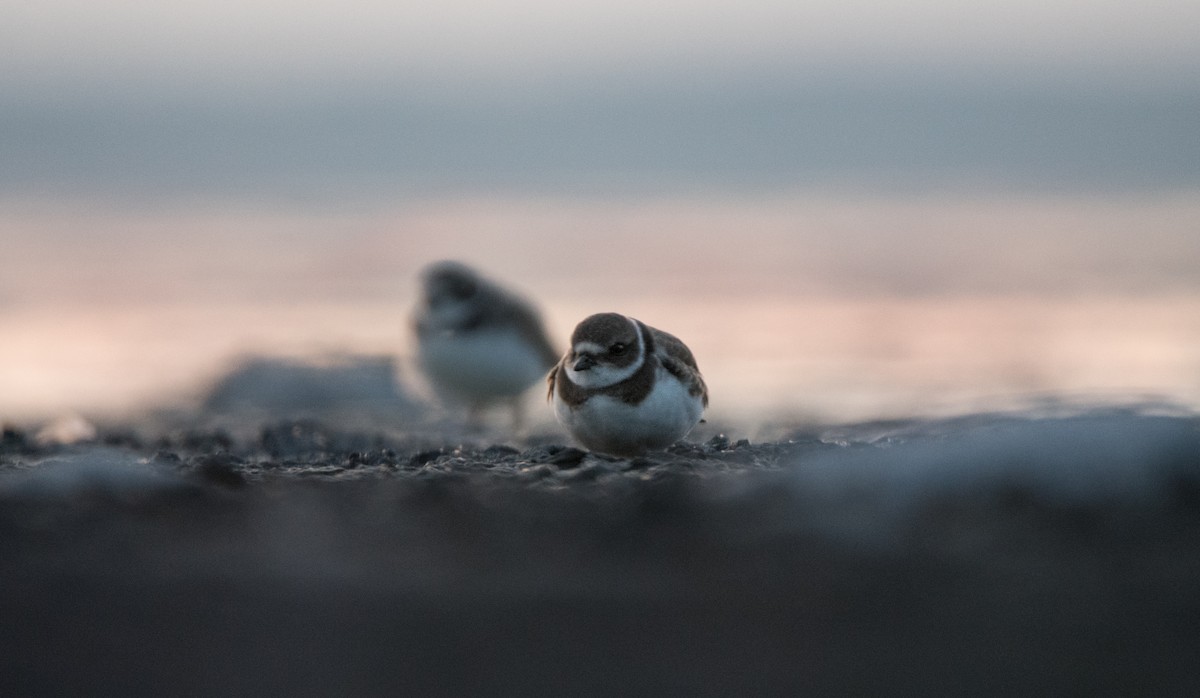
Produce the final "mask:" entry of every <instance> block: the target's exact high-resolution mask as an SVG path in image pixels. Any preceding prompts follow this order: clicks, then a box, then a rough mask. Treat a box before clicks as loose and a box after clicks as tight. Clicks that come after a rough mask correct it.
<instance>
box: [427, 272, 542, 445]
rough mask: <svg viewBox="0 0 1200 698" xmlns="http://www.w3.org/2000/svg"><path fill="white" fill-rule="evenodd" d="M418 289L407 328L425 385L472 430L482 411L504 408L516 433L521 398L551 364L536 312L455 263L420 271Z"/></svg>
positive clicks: (539, 318)
mask: <svg viewBox="0 0 1200 698" xmlns="http://www.w3.org/2000/svg"><path fill="white" fill-rule="evenodd" d="M421 283H422V290H423V293H422V298H421V301H420V303H419V305H418V308H417V311H416V313H415V316H414V318H413V326H414V332H415V335H416V341H417V363H418V365H419V366H420V368H421V370H422V371H423V372H424V374H425V376H426V377H427V378H428V379H429V383H430V385H431V387H432V388H433V389H434V391H435V392H436V393H437V394H438V396H439V397H440V398H441V399H442V400H443V401H444V402H449V403H457V404H460V405H463V406H465V407H466V408H467V410H468V414H469V418H470V421H471V424H472V426H476V427H478V426H479V425H480V423H481V422H480V420H481V419H482V414H483V410H484V409H485V408H487V407H490V406H492V405H495V404H499V403H508V404H509V405H510V406H511V407H512V410H513V422H514V427H515V428H517V429H519V428H521V426H522V419H523V410H522V405H521V400H520V398H521V394H522V393H523V392H524V391H525V390H526V389H527V388H529V387H530V386H531V385H533V384H534V383H536V382H537V381H538V380H539V379H541V378H542V377H544V376H545V375H546V371H547V370H549V369H550V367H551V366H553V365H554V363H555V362H556V361H557V360H558V354H557V352H556V351H555V350H554V347H553V345H552V344H551V343H550V340H549V339H548V338H547V336H546V330H545V327H544V326H543V324H542V319H541V316H540V314H539V313H538V311H537V309H536V308H535V307H534V306H533V304H532V303H530V302H529V301H527V300H526V299H524V298H523V297H521V296H520V295H518V294H516V293H514V292H512V291H509V290H507V289H505V288H503V287H502V286H500V285H499V284H497V283H495V282H493V281H491V280H489V279H487V278H485V277H483V276H482V275H480V274H479V273H478V272H476V271H475V270H474V269H472V268H470V267H468V266H466V265H465V264H461V263H459V262H454V261H443V262H437V263H435V264H432V265H430V266H428V267H426V268H425V270H424V271H423V272H422V274H421Z"/></svg>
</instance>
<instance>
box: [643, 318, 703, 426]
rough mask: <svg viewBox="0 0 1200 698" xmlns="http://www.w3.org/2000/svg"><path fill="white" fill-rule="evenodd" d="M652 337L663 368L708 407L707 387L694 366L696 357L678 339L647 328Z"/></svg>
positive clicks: (697, 368)
mask: <svg viewBox="0 0 1200 698" xmlns="http://www.w3.org/2000/svg"><path fill="white" fill-rule="evenodd" d="M647 329H648V330H650V332H651V333H652V334H653V335H654V348H655V353H657V354H658V360H659V362H660V363H662V366H663V368H665V369H667V371H668V372H669V373H670V374H671V375H673V376H675V377H676V378H678V379H679V380H680V382H682V383H683V384H684V385H686V386H687V387H688V392H689V393H690V394H692V395H698V396H700V400H701V401H702V402H703V404H704V406H705V407H708V386H707V385H705V384H704V377H703V376H701V375H700V367H699V366H697V365H696V357H695V356H693V355H692V350H691V349H688V348H687V345H686V344H684V343H683V342H682V341H680V339H679V338H678V337H676V336H675V335H673V334H671V333H670V332H663V331H662V330H660V329H656V328H654V327H647Z"/></svg>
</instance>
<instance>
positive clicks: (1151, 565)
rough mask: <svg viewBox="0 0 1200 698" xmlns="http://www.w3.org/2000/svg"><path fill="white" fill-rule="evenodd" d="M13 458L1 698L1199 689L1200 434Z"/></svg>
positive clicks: (316, 437)
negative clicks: (621, 455) (646, 452)
mask: <svg viewBox="0 0 1200 698" xmlns="http://www.w3.org/2000/svg"><path fill="white" fill-rule="evenodd" d="M1155 412H1156V411H1155V410H1138V411H1090V412H1085V413H1082V414H1077V415H1073V416H1059V417H1044V418H1032V417H1029V416H1021V415H1011V416H1001V415H979V416H975V417H965V418H959V419H955V420H948V421H908V422H886V423H885V422H876V423H864V424H858V425H849V426H844V427H839V428H826V429H821V430H816V429H811V428H806V429H798V430H793V431H791V432H790V433H783V432H781V433H780V436H779V438H778V439H776V440H773V441H771V442H766V443H750V442H749V441H745V440H741V439H739V438H737V436H736V434H735V435H734V437H733V438H732V439H731V438H727V437H725V436H723V435H720V434H715V435H714V434H711V433H702V434H697V435H696V438H697V441H695V442H693V443H690V444H685V445H679V446H676V447H673V448H672V449H671V450H670V451H668V452H666V453H662V454H656V455H652V456H649V457H643V458H637V459H633V460H622V459H611V458H602V457H596V456H593V455H590V454H586V453H584V452H582V451H578V450H576V449H573V448H569V447H566V446H564V445H562V444H561V442H560V441H556V440H555V438H554V437H552V436H543V437H537V436H534V437H530V438H528V439H526V440H524V441H521V442H512V443H510V444H506V445H489V444H488V443H487V442H486V441H480V442H472V441H470V440H463V439H455V440H450V439H447V438H442V437H438V436H436V435H431V434H430V433H426V434H425V435H421V434H420V433H412V434H407V435H406V434H402V433H398V432H395V431H392V432H383V431H353V430H347V429H344V428H332V427H329V426H327V425H325V424H323V423H322V422H320V421H318V420H315V419H297V420H282V421H273V422H272V421H267V422H262V423H260V424H258V425H257V426H255V427H254V428H249V426H250V425H244V426H246V427H247V428H245V429H243V430H241V431H236V430H227V429H212V428H208V427H196V428H192V429H177V430H175V431H171V432H165V433H160V434H158V435H148V432H146V431H145V430H142V431H141V432H140V433H141V434H142V435H139V434H138V430H136V429H133V428H113V427H102V428H100V429H99V431H98V433H95V434H94V435H92V437H91V438H90V440H88V441H87V442H85V443H77V444H74V445H39V444H38V443H36V441H35V439H34V438H33V435H32V434H29V433H26V432H23V431H21V430H19V429H15V428H9V429H7V430H6V431H5V433H4V435H3V440H2V441H0V590H2V592H0V693H3V694H5V695H63V694H80V693H92V694H96V693H103V694H120V695H164V694H171V695H229V694H262V695H265V694H277V695H278V694H289V695H334V694H341V695H384V694H389V695H394V694H398V693H404V694H419V695H465V694H477V693H490V694H520V695H568V694H569V695H617V694H619V695H663V694H688V695H735V694H748V693H753V694H758V695H764V694H790V695H795V694H797V693H800V692H811V691H818V692H821V693H833V692H836V693H856V694H857V693H883V692H886V693H889V694H896V693H905V694H908V693H912V694H927V693H933V692H936V693H970V694H972V695H1013V694H1029V693H1036V694H1042V695H1049V694H1076V695H1078V694H1086V695H1133V694H1142V695H1191V694H1194V693H1195V692H1196V691H1197V690H1198V689H1200V669H1198V668H1197V665H1196V663H1195V657H1196V656H1197V653H1198V652H1200V631H1198V630H1197V628H1200V605H1198V603H1197V596H1196V593H1195V590H1196V588H1197V587H1198V586H1200V420H1197V419H1196V418H1195V417H1194V416H1188V415H1184V414H1176V415H1174V416H1172V415H1168V414H1155Z"/></svg>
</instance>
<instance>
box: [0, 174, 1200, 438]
mask: <svg viewBox="0 0 1200 698" xmlns="http://www.w3.org/2000/svg"><path fill="white" fill-rule="evenodd" d="M1198 229H1200V197H1195V196H1190V195H1170V196H1158V197H1147V196H1140V197H1126V198H1124V199H1121V198H1115V199H1114V198H1111V197H1110V198H1107V199H1102V198H1091V197H1075V198H1061V197H1040V198H1038V197H1029V196H1027V197H999V196H997V197H990V198H989V197H980V196H957V197H956V196H941V197H929V196H924V197H923V196H909V197H900V196H893V197H886V198H885V197H865V196H864V197H855V196H852V195H845V194H843V195H836V196H835V195H828V194H808V195H804V196H792V197H769V198H759V199H736V198H725V199H721V198H714V199H708V200H700V199H671V200H651V201H638V200H591V201H587V200H573V199H531V198H497V199H468V200H434V199H430V200H426V201H422V202H416V203H410V204H408V205H405V206H394V207H390V208H387V207H378V208H375V209H363V210H360V211H354V212H347V211H337V210H333V211H330V210H312V209H306V208H305V207H303V206H297V207H295V208H292V209H281V208H278V207H276V208H272V209H262V210H253V209H235V208H231V207H228V206H227V207H224V208H216V209H214V208H204V207H194V208H187V207H180V206H177V207H174V208H165V209H133V210H124V209H120V208H113V207H108V208H105V207H86V206H84V207H77V208H75V209H73V210H72V209H70V208H64V207H59V208H57V209H56V208H55V207H52V206H49V205H46V204H45V203H44V202H43V203H39V204H36V205H35V204H31V205H28V206H24V207H21V206H11V207H9V208H8V210H7V211H6V212H5V213H4V215H0V236H2V237H3V240H4V245H5V249H6V252H7V253H8V254H7V256H6V260H7V262H6V266H5V269H4V274H3V276H0V337H2V338H3V341H2V342H0V386H2V391H0V417H3V418H20V417H24V416H29V415H33V414H39V413H58V412H62V411H65V410H73V409H74V410H112V409H121V410H126V409H131V408H135V407H138V406H143V405H145V404H147V403H150V402H171V401H175V400H178V399H181V398H183V397H191V396H195V395H197V394H199V392H200V391H201V390H202V389H203V388H204V386H205V384H206V381H208V380H211V379H213V378H215V377H216V376H217V375H218V374H219V373H220V372H221V371H223V370H224V369H226V368H227V367H228V366H229V365H230V362H231V361H233V360H234V359H235V358H236V357H238V356H240V355H243V354H246V353H256V354H265V355H278V356H283V357H296V356H309V355H314V354H327V353H337V352H347V351H349V352H362V353H369V354H380V355H391V356H398V357H400V358H401V359H403V358H404V357H406V356H407V354H408V351H409V349H408V340H409V337H408V329H407V323H408V317H407V316H408V313H409V311H410V309H411V306H412V303H413V301H414V300H415V274H416V271H417V270H418V269H419V268H420V267H421V266H422V265H424V264H425V263H427V262H428V261H431V260H433V259H438V258H444V257H456V258H461V259H464V260H466V261H468V262H471V263H475V264H477V265H479V266H480V267H481V268H482V269H484V270H485V271H486V272H488V273H490V274H492V275H493V276H495V277H497V278H499V279H501V280H503V281H506V282H508V283H510V284H511V285H513V286H515V287H516V288H518V289H519V290H522V291H524V292H526V293H527V294H528V295H530V296H531V297H532V298H534V299H535V300H536V301H537V302H539V303H540V305H541V306H542V308H543V310H544V312H545V314H546V317H547V321H548V324H549V326H550V328H551V330H552V332H553V333H554V335H555V336H556V338H557V339H558V340H559V342H560V343H562V344H565V341H566V337H567V336H568V335H569V333H570V330H571V328H572V327H573V326H574V324H575V323H576V322H577V321H578V320H579V319H581V318H582V317H584V316H585V315H587V314H588V313H591V312H597V311H607V310H617V311H621V312H624V313H627V314H630V315H634V316H636V317H639V318H640V319H642V320H644V321H645V322H648V323H650V324H652V325H655V326H658V327H661V328H663V329H667V330H669V331H671V332H673V333H675V334H677V335H679V336H680V337H682V338H683V339H684V340H685V341H687V342H688V343H689V344H690V345H691V346H692V348H693V349H694V351H695V353H696V355H697V357H698V359H699V362H700V366H701V369H702V370H703V371H704V372H705V375H706V377H707V379H708V382H709V385H710V388H711V390H712V396H713V399H712V405H713V406H712V413H713V414H714V415H716V416H728V417H736V416H742V417H744V416H761V415H766V414H772V415H780V414H782V415H785V416H792V417H808V418H817V419H863V418H872V417H880V416H892V415H905V414H927V415H928V414H932V415H937V414H949V413H956V412H961V411H968V410H973V409H987V408H992V407H997V406H1011V405H1014V404H1024V403H1027V402H1028V401H1029V400H1044V399H1062V398H1066V399H1072V400H1084V401H1100V402H1105V401H1112V400H1117V401H1122V400H1130V399H1144V398H1154V399H1163V400H1167V401H1174V402H1179V403H1182V404H1185V405H1190V406H1200V236H1197V235H1195V232H1196V231H1197V230H1198ZM409 377H411V376H409Z"/></svg>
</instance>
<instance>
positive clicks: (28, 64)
mask: <svg viewBox="0 0 1200 698" xmlns="http://www.w3.org/2000/svg"><path fill="white" fill-rule="evenodd" d="M1198 35H1200V4H1197V3H1195V2H1191V1H1190V0H1151V1H1150V2H1145V3H1138V4H1131V3H1127V2H1111V1H1107V0H1100V1H1097V0H1087V1H1086V2H1085V1H1084V0H1049V1H1047V0H1039V1H1037V2H1034V1H1032V0H1008V1H1006V2H1003V3H1001V2H982V3H971V4H963V3H952V2H948V1H947V0H915V1H914V2H908V3H902V4H897V3H885V2H879V1H874V2H872V1H867V0H863V1H857V2H856V1H853V0H852V1H850V2H847V1H846V0H838V1H837V2H834V1H833V0H812V1H810V2H805V3H796V2H792V1H790V0H749V1H747V2H739V3H708V4H697V3H687V2H681V1H679V0H665V1H664V2H658V3H653V4H651V5H646V4H645V3H640V2H639V3H633V2H624V1H622V0H617V1H613V0H609V1H607V2H603V3H601V2H571V3H562V2H554V3H551V2H541V1H539V0H515V1H510V2H506V3H495V2H488V3H484V2H472V1H470V0H445V1H444V2H439V3H434V4H430V3H407V2H394V1H391V2H351V3H345V2H339V3H334V2H328V1H324V0H318V1H316V2H311V3H304V4H300V5H297V4H295V3H279V2H272V1H271V0H238V1H237V2H232V1H230V0H206V1H205V2H193V1H191V0H180V1H177V2H172V3H145V2H135V1H133V0H114V1H112V2H106V3H91V2H83V1H82V0H38V2H10V3H6V4H4V5H3V7H0V46H2V47H3V48H2V49H0V249H2V250H3V257H0V419H10V420H19V419H32V418H37V417H40V416H46V415H54V414H60V413H62V412H65V411H84V412H89V413H105V412H108V413H119V412H122V411H130V410H136V409H139V408H141V407H144V406H146V405H151V404H161V403H166V402H170V401H172V400H176V399H180V398H181V397H182V396H187V395H194V394H198V393H199V392H201V391H203V390H204V387H205V386H206V385H207V384H208V383H210V382H211V381H213V380H215V379H216V378H217V377H219V376H220V375H221V374H222V373H223V372H224V371H226V370H228V369H229V367H230V366H232V365H234V363H235V362H236V360H237V358H238V357H240V356H246V355H252V354H259V355H269V356H278V357H285V358H303V357H313V356H324V355H330V354H339V353H354V354H369V355H379V356H395V357H399V359H400V362H401V363H400V366H401V368H402V369H404V367H405V364H404V360H405V358H406V357H407V356H408V355H409V353H410V349H409V344H408V342H409V334H408V315H409V313H410V310H411V308H412V305H413V303H414V302H415V300H416V273H417V271H418V270H419V269H420V268H421V267H422V266H424V265H425V264H426V263H428V262H430V261H432V260H436V259H441V258H456V259H460V260H463V261H465V262H468V263H471V264H474V265H477V266H479V267H480V268H481V269H482V270H484V271H485V272H486V273H488V274H490V275H492V276H493V277H495V278H497V279H500V280H503V281H507V282H508V283H510V284H511V285H512V286H514V287H515V288H517V289H519V290H521V291H523V292H525V293H526V294H528V295H529V296H530V297H532V298H534V299H535V300H537V301H538V302H539V303H540V305H541V307H542V309H543V311H544V313H545V316H546V319H547V321H548V324H549V326H550V328H551V330H552V332H553V333H554V334H555V336H556V337H558V338H559V341H560V342H561V343H562V344H564V345H565V342H566V337H567V336H568V334H569V333H570V330H571V328H572V327H573V326H574V324H575V323H576V322H577V321H578V320H579V319H581V318H582V317H584V316H585V315H586V314H588V313H591V312H596V311H607V310H617V311H620V312H624V313H626V314H630V315H634V316H636V317H638V318H640V319H642V320H644V321H645V322H647V323H649V324H651V325H655V326H658V327H661V328H663V329H666V330H669V331H671V332H673V333H675V334H677V335H679V336H680V337H682V338H683V339H684V340H685V341H687V342H688V343H689V344H690V345H691V347H692V348H693V350H694V351H695V353H696V355H697V357H698V359H699V362H700V367H701V369H702V370H703V371H704V372H705V374H706V376H707V378H708V382H709V385H710V389H711V392H712V414H713V415H716V416H718V417H726V418H732V417H737V418H741V419H762V418H767V417H768V416H771V417H772V418H774V417H788V418H804V419H817V420H829V421H833V420H851V419H868V418H876V417H890V416H903V415H937V414H951V413H958V412H965V411H970V410H978V409H996V408H1005V407H1011V406H1020V405H1027V404H1030V403H1044V402H1055V401H1064V400H1065V401H1084V402H1110V401H1128V400H1156V401H1162V402H1166V403H1171V404H1177V405H1183V406H1186V407H1197V406H1200V117H1198V115H1200V79H1198V78H1197V76H1198V75H1200V42H1197V41H1196V37H1197V36H1198ZM410 373H411V372H410V371H406V370H402V378H403V379H404V380H406V381H407V380H408V379H409V378H410V375H409V374H410Z"/></svg>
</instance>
